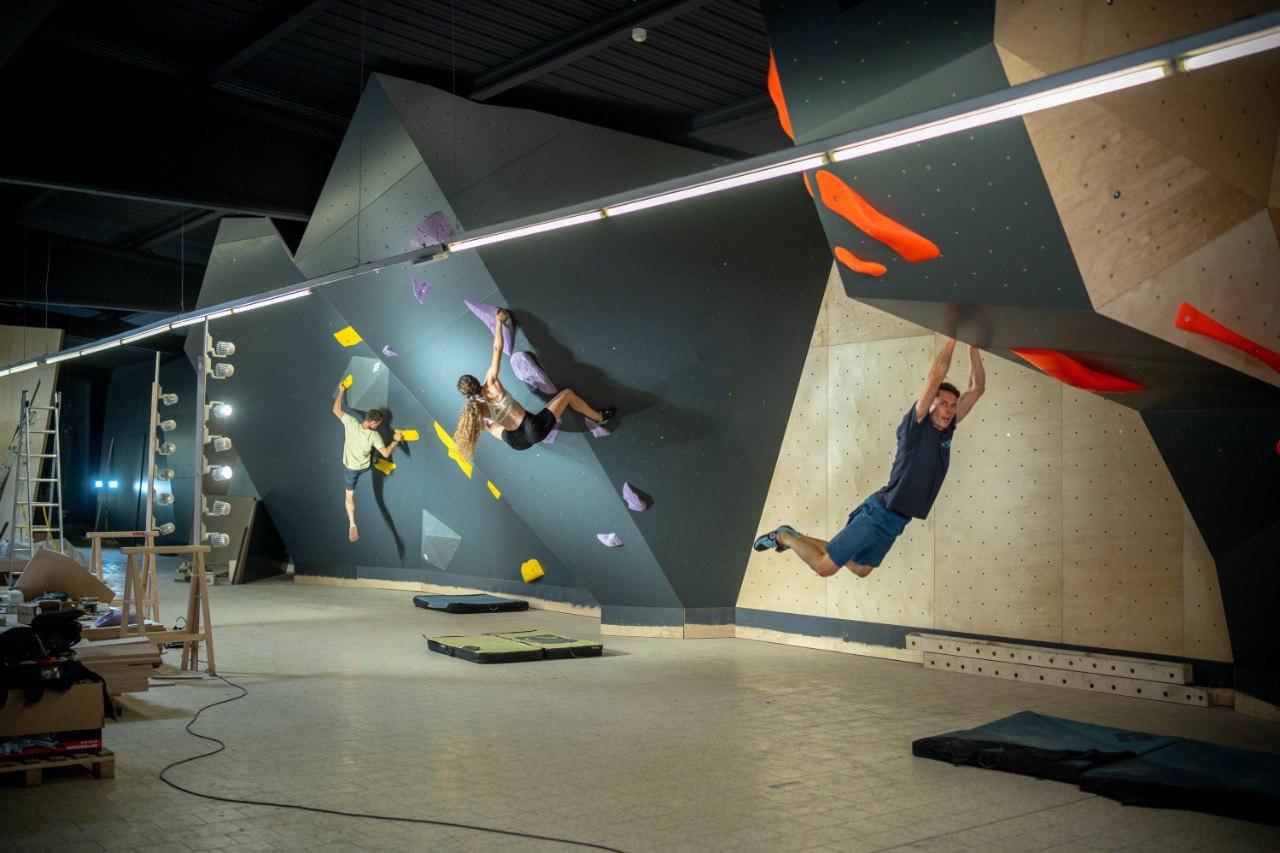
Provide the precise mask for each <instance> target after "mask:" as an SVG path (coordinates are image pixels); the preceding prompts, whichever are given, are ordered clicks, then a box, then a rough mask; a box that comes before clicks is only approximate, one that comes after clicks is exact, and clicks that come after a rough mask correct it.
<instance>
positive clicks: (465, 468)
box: [449, 450, 472, 480]
mask: <svg viewBox="0 0 1280 853" xmlns="http://www.w3.org/2000/svg"><path fill="white" fill-rule="evenodd" d="M449 458H450V459H452V460H453V461H454V462H457V463H458V467H459V468H461V469H462V473H464V474H466V475H467V479H468V480H470V479H471V469H472V466H471V463H470V462H468V461H467V460H466V459H464V458H463V456H462V454H461V453H459V452H458V451H456V450H450V451H449Z"/></svg>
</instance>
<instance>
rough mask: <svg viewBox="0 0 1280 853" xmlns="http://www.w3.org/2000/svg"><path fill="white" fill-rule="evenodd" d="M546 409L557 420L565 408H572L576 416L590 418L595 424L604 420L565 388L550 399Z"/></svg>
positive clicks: (569, 389)
mask: <svg viewBox="0 0 1280 853" xmlns="http://www.w3.org/2000/svg"><path fill="white" fill-rule="evenodd" d="M547 408H548V409H550V410H551V414H553V415H555V416H556V418H557V420H558V419H559V418H560V416H561V415H563V414H564V410H565V409H566V408H572V409H573V410H574V411H575V412H577V413H578V414H580V415H582V416H583V417H586V418H591V420H593V421H595V422H596V423H599V422H600V421H601V420H603V419H604V415H603V414H601V413H600V412H597V411H596V410H595V409H593V408H591V407H590V406H588V405H587V403H586V401H585V400H583V399H582V398H581V397H579V396H578V395H577V394H575V393H573V389H572V388H566V389H564V390H563V391H561V392H560V393H559V394H557V395H555V396H554V397H552V398H551V402H549V403H547Z"/></svg>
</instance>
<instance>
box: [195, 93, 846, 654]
mask: <svg viewBox="0 0 1280 853" xmlns="http://www.w3.org/2000/svg"><path fill="white" fill-rule="evenodd" d="M716 162H717V161H715V160H714V158H711V157H709V156H708V155H705V154H701V153H697V152H692V151H688V150H685V149H681V148H676V147H673V146H669V145H664V144H660V143H655V142H651V141H647V140H641V139H637V138H633V137H629V136H626V135H624V134H619V133H616V132H611V131H604V130H601V129H598V128H594V127H590V126H587V125H583V124H580V123H574V122H569V121H565V120H563V119H559V118H555V117H551V116H545V115H540V114H536V113H530V112H527V111H519V110H509V109H503V108H496V107H488V106H478V105H475V104H471V103H469V102H467V101H465V100H461V99H456V98H453V97H452V96H449V95H447V94H445V93H442V92H438V91H436V90H433V89H430V88H428V87H424V86H419V85H416V84H411V83H407V82H405V81H402V80H396V79H393V78H387V77H381V76H379V77H375V78H374V79H373V80H372V81H371V82H370V84H369V86H368V88H367V90H366V93H365V95H364V97H363V98H362V100H361V104H360V107H359V109H358V111H357V114H356V116H355V118H354V119H353V121H352V124H351V127H350V130H349V132H348V134H347V137H346V139H345V141H344V143H343V145H342V147H341V150H340V152H339V155H338V158H337V160H336V162H335V164H334V168H333V170H332V172H331V174H330V177H329V179H328V182H327V183H326V186H325V188H324V190H323V193H322V196H321V199H320V202H319V204H318V206H317V210H316V213H315V215H314V216H313V217H312V220H311V223H310V225H309V227H308V229H307V232H306V234H305V235H304V236H303V238H302V241H301V243H300V245H299V247H298V250H297V253H296V255H295V256H294V257H292V258H289V257H288V254H287V252H286V250H285V249H284V247H283V244H282V243H281V242H280V241H279V240H278V238H276V237H275V236H274V235H272V234H270V233H268V232H267V231H266V230H265V229H267V228H269V226H267V225H266V224H265V223H261V222H258V221H243V220H242V221H232V222H230V223H228V224H227V225H225V226H224V233H225V240H223V241H220V243H219V248H218V249H217V250H215V258H214V263H212V264H211V267H210V272H209V275H208V279H207V281H206V285H205V290H204V291H203V292H202V294H201V302H202V304H212V303H214V302H217V301H221V300H224V299H228V298H232V297H233V296H238V295H242V294H243V293H245V292H260V291H262V290H265V289H267V286H273V287H279V286H282V285H284V284H288V283H291V282H295V281H300V280H303V279H305V278H307V277H311V276H316V275H320V274H323V273H326V272H330V271H333V270H337V269H343V268H348V267H351V266H353V265H355V264H356V263H359V262H360V261H366V260H370V259H376V258H382V257H386V256H389V255H393V254H397V253H400V252H403V251H405V250H407V249H408V248H410V241H411V240H412V239H413V238H414V235H415V232H416V231H417V230H418V229H419V227H420V226H422V225H423V224H424V220H427V219H429V218H430V219H431V220H432V225H433V227H434V226H435V225H439V224H441V223H443V224H444V225H445V226H446V227H448V226H452V227H453V228H456V229H459V230H462V229H474V228H478V227H482V226H485V225H488V224H491V223H495V222H501V221H506V220H511V219H515V218H518V217H520V216H523V215H526V214H530V213H534V212H538V211H543V210H549V209H552V208H555V207H558V206H561V205H566V204H571V203H575V202H579V201H584V200H587V199H590V198H595V197H599V196H604V195H608V194H610V193H615V192H620V191H623V190H627V189H630V188H633V187H638V186H643V185H646V184H649V183H653V182H655V181H659V180H663V179H667V178H671V177H675V176H678V175H681V174H687V173H690V172H694V171H698V170H700V169H704V168H707V167H709V166H711V165H714V164H715V163H716ZM432 214H439V215H438V216H434V217H432ZM815 226H816V220H815V218H814V216H813V214H812V207H811V205H810V204H809V202H808V199H807V198H806V196H805V195H804V192H803V189H802V188H800V187H797V186H795V185H780V184H775V185H767V186H761V187H756V188H748V189H744V190H743V191H740V192H737V193H734V194H732V197H725V198H718V199H705V200H698V201H695V202H691V203H688V204H685V205H680V206H676V207H673V208H671V209H669V210H663V211H652V212H647V213H643V214H635V215H632V216H628V217H627V218H626V219H625V220H618V221H612V222H602V223H598V224H593V225H589V226H583V227H581V228H577V229H573V230H572V231H571V232H562V233H560V234H548V235H542V236H539V237H535V238H531V239H526V240H522V241H519V242H516V243H512V244H507V245H501V246H494V247H490V248H485V249H481V250H479V251H472V252H464V253H459V254H458V255H456V256H451V257H449V258H448V259H446V260H444V261H440V262H436V263H432V264H424V265H419V266H405V267H399V268H392V269H383V270H381V271H380V272H378V273H371V274H366V275H363V276H360V277H358V278H353V279H350V280H347V281H344V282H341V283H338V284H334V285H330V286H326V287H324V288H322V289H320V290H318V291H317V292H316V294H315V295H314V296H312V297H309V298H307V299H303V300H298V301H297V302H295V303H287V304H284V305H281V306H278V307H274V308H271V309H264V310H263V311H261V312H256V313H255V314H246V315H242V316H238V317H231V318H226V319H224V320H219V321H217V326H218V329H217V336H218V337H222V336H225V337H227V338H229V339H231V340H234V341H235V342H236V344H237V347H238V348H239V349H238V350H237V353H236V357H235V361H236V363H237V373H236V375H235V377H233V378H232V379H231V380H227V381H226V383H225V385H226V391H225V393H224V392H221V391H220V392H219V393H222V394H223V396H224V397H227V398H232V397H236V398H238V399H237V400H236V402H237V403H238V406H239V408H238V412H239V411H244V412H246V417H245V418H244V419H243V423H242V422H241V419H240V418H239V417H238V416H237V418H236V420H237V423H236V424H235V426H234V427H233V428H232V435H233V438H234V440H235V442H236V445H237V449H238V451H239V453H240V458H241V459H242V460H243V461H244V463H245V466H246V469H247V470H248V472H249V473H250V475H251V476H252V477H253V480H254V483H255V485H257V487H258V489H259V491H260V492H261V493H262V495H263V499H264V500H265V501H267V503H268V505H269V507H270V508H271V511H272V517H273V519H275V520H276V522H277V525H278V526H279V528H280V530H281V532H282V534H283V535H284V537H285V539H286V542H287V543H288V544H289V545H290V549H291V550H292V551H293V553H294V555H295V559H296V561H297V563H298V567H299V571H300V572H303V573H308V574H312V575H318V576H330V577H333V576H336V577H343V578H348V579H350V578H356V579H365V580H371V581H388V580H393V581H406V582H422V583H433V584H438V585H450V584H453V585H457V586H469V587H477V586H482V585H483V584H482V582H481V581H483V580H484V579H487V580H488V581H489V584H488V586H485V587H484V588H490V589H499V590H501V591H505V592H522V593H527V594H528V595H529V596H530V597H534V598H543V599H545V600H561V601H565V602H568V603H577V604H585V605H594V604H598V605H599V606H600V607H601V610H602V617H603V621H604V622H605V623H606V625H609V626H613V627H615V628H616V629H619V630H628V629H635V630H640V631H645V632H657V633H665V634H668V635H681V634H683V633H684V632H685V626H686V624H690V625H699V626H702V625H713V626H719V628H716V629H712V630H719V629H722V628H723V627H724V626H726V625H729V624H731V622H732V616H733V607H734V604H735V602H736V598H737V591H738V588H739V586H740V584H741V577H742V571H743V559H742V554H743V552H744V551H745V550H746V549H748V548H749V545H750V542H751V539H752V537H753V536H754V532H755V530H754V527H755V524H756V521H757V519H758V517H759V511H760V505H761V503H762V501H763V499H764V495H765V492H766V490H767V488H768V483H769V477H770V474H771V472H772V466H773V461H774V459H775V457H776V455H777V448H778V446H779V444H780V442H781V440H782V434H783V431H784V429H785V425H786V418H787V411H788V406H789V403H790V397H791V391H790V389H791V388H793V387H794V384H795V381H796V379H797V377H798V376H799V373H800V369H801V366H802V364H803V361H804V355H805V349H806V346H807V343H808V339H809V336H810V334H811V332H812V328H813V319H814V317H815V316H816V314H817V310H818V307H819V304H820V302H821V299H822V291H823V285H824V281H825V277H826V269H827V266H828V260H827V257H826V250H825V247H824V246H823V244H822V241H821V236H820V231H819V230H818V229H817V228H816V227H815ZM231 229H235V230H234V232H233V231H232V230H231ZM233 238H234V239H233ZM424 239H425V240H426V241H427V244H428V245H430V244H431V243H433V242H435V241H436V240H438V239H439V235H438V234H436V235H434V236H432V237H430V238H424ZM249 259H252V265H254V266H253V269H255V270H257V269H261V270H264V272H263V273H262V274H257V273H254V274H247V273H244V269H245V267H246V264H247V261H248V260H249ZM267 271H269V272H267ZM268 282H269V285H268ZM464 300H469V301H471V302H473V303H477V304H486V305H502V306H509V307H510V308H511V310H512V311H513V312H514V314H515V317H516V320H517V327H516V333H515V336H514V350H515V351H516V352H530V353H533V354H534V355H535V356H536V358H537V360H538V361H539V362H540V363H541V365H542V367H543V368H544V369H545V370H546V372H547V374H548V375H549V376H550V378H551V380H552V381H553V382H554V383H555V384H556V385H557V386H558V387H561V388H564V387H572V388H574V389H575V390H576V391H577V392H578V393H580V394H581V395H582V396H583V397H585V398H586V399H587V400H588V401H590V402H592V403H593V404H594V405H596V406H605V405H616V406H617V408H618V410H619V416H618V419H617V421H616V424H611V425H610V431H611V434H609V435H605V436H599V437H597V436H593V435H592V434H591V433H590V432H589V431H588V429H587V426H588V425H586V424H584V423H583V421H582V420H581V419H580V418H578V416H577V415H574V414H572V413H567V414H566V416H565V418H564V419H563V421H562V423H561V425H560V429H559V431H558V432H557V433H556V435H555V438H554V441H550V442H545V443H543V444H542V445H540V446H538V447H537V448H535V449H533V450H531V451H528V452H524V453H516V452H513V451H511V450H510V449H508V448H506V447H505V446H503V445H501V444H499V443H498V442H495V441H493V440H492V439H490V438H489V437H487V436H482V440H481V443H480V446H479V450H478V453H477V458H476V463H475V465H474V467H473V468H471V469H470V471H469V473H470V476H468V475H467V472H466V471H464V468H465V467H466V466H462V465H460V464H458V463H457V462H456V461H455V460H454V459H451V458H450V455H449V451H448V447H447V446H446V444H445V442H444V441H443V440H442V439H441V438H440V437H439V435H438V433H437V430H436V428H435V425H436V424H439V425H440V426H441V427H442V430H443V433H444V437H445V438H447V437H448V436H449V435H450V434H452V432H453V430H454V426H455V424H456V422H457V416H458V412H459V409H460V407H461V403H462V402H463V400H462V398H461V397H460V396H459V395H458V393H457V391H456V389H455V383H456V382H457V379H458V376H459V375H460V374H462V373H464V372H467V373H474V374H478V375H479V374H483V372H484V370H485V368H486V367H487V365H488V361H489V355H490V346H491V342H492V333H491V332H490V331H489V330H488V329H487V328H486V326H485V325H484V323H482V322H481V320H480V319H478V318H477V317H476V316H475V315H474V314H473V313H472V312H471V311H470V310H469V309H468V308H467V306H466V304H465V303H464ZM347 327H350V328H351V330H352V332H354V333H355V334H356V335H358V336H359V339H360V340H359V341H358V342H357V341H355V339H354V338H344V340H348V341H351V343H350V345H349V346H343V344H342V342H341V341H339V339H338V338H336V337H335V333H337V332H341V331H342V330H343V329H344V328H347ZM353 359H354V361H353ZM352 364H356V365H365V366H366V368H365V369H366V370H367V372H368V375H366V374H361V375H360V376H359V377H358V378H357V380H356V383H355V384H354V385H353V388H356V389H357V392H358V393H359V394H361V395H362V397H361V400H362V401H363V400H364V399H368V400H370V401H373V402H381V400H380V398H379V396H378V393H377V391H376V389H377V388H379V387H385V388H386V394H387V400H386V403H387V404H388V405H389V407H390V409H391V410H392V418H391V422H390V423H389V424H388V426H389V427H390V428H402V427H408V428H412V429H416V430H417V431H418V432H419V433H420V435H421V438H420V439H419V440H418V441H417V442H413V443H411V444H409V445H408V448H409V451H408V453H407V454H406V455H405V456H400V455H399V453H397V456H396V457H395V458H394V461H395V462H396V463H397V467H396V469H395V470H394V472H393V473H392V474H391V475H389V476H384V475H382V474H379V473H377V472H373V473H371V474H370V475H368V477H370V478H372V481H373V483H372V487H371V486H369V485H366V482H364V481H362V482H361V484H360V487H359V489H358V490H357V496H356V500H357V511H358V519H357V520H358V521H359V522H360V525H361V531H362V534H361V538H360V541H359V542H358V543H355V544H351V543H347V542H346V524H345V519H344V517H343V514H342V508H341V498H342V496H341V481H340V472H339V471H338V468H337V460H338V454H339V450H340V442H341V432H340V428H339V425H338V423H337V420H336V419H334V418H333V417H332V415H331V414H330V413H329V407H330V406H331V404H332V403H331V401H332V395H333V390H334V388H335V387H336V385H337V382H338V381H339V380H340V379H341V378H342V377H343V375H344V374H345V373H346V372H348V368H349V367H350V365H352ZM375 369H376V370H377V371H379V372H380V374H381V377H382V378H380V379H377V380H376V381H375V380H374V378H373V375H372V374H373V371H374V370H375ZM502 379H503V382H504V384H505V385H506V386H507V387H508V388H509V389H510V390H511V391H512V392H513V393H514V394H515V396H516V398H517V399H518V400H520V401H521V402H522V403H523V404H524V405H525V406H526V408H529V409H531V410H533V411H537V410H538V409H540V408H541V407H542V406H543V405H544V400H545V399H546V396H547V395H545V394H539V393H538V392H536V391H535V390H534V389H532V388H530V387H528V386H526V385H525V384H524V383H523V382H521V381H520V380H519V379H518V378H516V376H515V375H514V374H513V373H512V372H511V369H510V368H509V367H507V366H505V365H504V368H503V372H502ZM379 383H381V384H379ZM373 402H369V403H366V404H365V405H372V404H373ZM626 482H630V483H632V484H634V485H635V486H636V487H638V488H639V489H640V490H641V491H643V492H644V493H645V494H647V495H648V496H649V497H650V498H651V506H650V507H649V509H647V510H646V511H644V512H635V511H633V510H631V509H629V508H628V507H627V505H626V504H625V503H624V502H623V499H622V497H621V495H620V491H621V489H622V487H623V484H624V483H626ZM277 505H278V506H279V508H278V509H277ZM450 533H452V537H451V535H450ZM610 533H612V534H616V536H617V537H618V539H619V540H621V543H622V545H621V547H607V546H606V545H605V544H603V543H602V542H601V541H599V540H598V539H597V535H598V534H610ZM450 548H452V549H453V550H452V552H450V550H449V549H450ZM424 554H425V555H426V556H424ZM530 559H537V560H538V561H539V562H540V564H541V565H542V567H543V569H544V570H545V571H546V574H545V575H544V577H543V578H541V579H540V580H538V581H537V582H536V584H535V585H529V586H526V585H524V584H523V582H522V581H520V580H519V579H520V567H521V565H522V563H523V562H525V561H527V560H530ZM444 563H447V565H441V564H444ZM729 630H731V629H729ZM691 633H692V630H691Z"/></svg>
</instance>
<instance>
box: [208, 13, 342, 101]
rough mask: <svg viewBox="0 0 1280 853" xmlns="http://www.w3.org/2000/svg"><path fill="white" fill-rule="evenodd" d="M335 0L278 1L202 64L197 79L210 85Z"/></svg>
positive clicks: (233, 71) (304, 22)
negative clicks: (223, 54) (219, 56)
mask: <svg viewBox="0 0 1280 853" xmlns="http://www.w3.org/2000/svg"><path fill="white" fill-rule="evenodd" d="M337 2H338V0H294V2H288V3H284V4H282V5H281V7H280V8H279V9H277V10H275V11H274V12H273V13H272V14H271V15H268V16H267V17H265V18H263V20H262V21H261V22H259V23H258V24H257V25H256V26H255V27H253V28H252V29H251V30H249V31H248V32H247V33H245V34H244V35H243V36H242V37H241V38H240V40H239V41H238V42H237V44H236V47H235V49H234V50H232V51H230V52H229V53H228V55H227V56H226V58H224V59H221V60H214V61H212V62H208V63H205V66H204V67H206V68H211V70H209V71H206V72H204V73H203V74H200V75H198V78H197V79H199V81H200V82H201V83H202V84H204V85H205V86H212V85H213V84H215V83H217V82H218V81H219V80H221V79H223V78H224V77H227V76H229V75H231V74H233V73H235V71H236V69H237V68H239V67H240V66H241V65H244V64H245V63H246V62H248V61H249V60H251V59H253V58H254V57H255V56H257V55H258V54H260V53H262V52H263V51H264V50H266V49H267V48H269V47H271V45H273V44H275V43H276V42H278V41H280V39H282V38H284V37H285V36H287V35H289V34H290V33H292V32H293V31H294V30H296V29H298V27H301V26H302V25H304V24H306V23H307V22H308V21H310V20H311V19H312V18H314V17H316V16H317V15H319V14H320V13H321V12H324V11H325V10H327V9H328V8H329V7H331V6H334V5H336V3H337Z"/></svg>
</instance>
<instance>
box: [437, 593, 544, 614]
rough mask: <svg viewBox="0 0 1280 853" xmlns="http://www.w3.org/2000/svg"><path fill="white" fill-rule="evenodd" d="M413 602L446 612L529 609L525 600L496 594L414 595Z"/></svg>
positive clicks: (503, 611) (488, 611)
mask: <svg viewBox="0 0 1280 853" xmlns="http://www.w3.org/2000/svg"><path fill="white" fill-rule="evenodd" d="M413 603H414V605H415V606H417V607H421V608H423V609H425V610H443V611H444V612H446V613H506V612H510V611H513V610H528V609H529V602H527V601H521V600H519V599H514V598H498V597H497V596H496V595H415V596H414V597H413Z"/></svg>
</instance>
